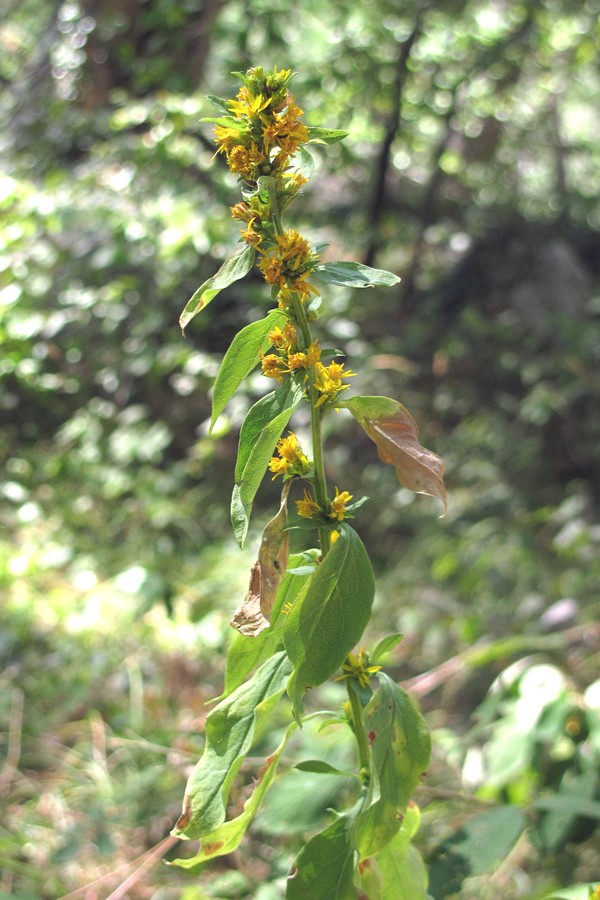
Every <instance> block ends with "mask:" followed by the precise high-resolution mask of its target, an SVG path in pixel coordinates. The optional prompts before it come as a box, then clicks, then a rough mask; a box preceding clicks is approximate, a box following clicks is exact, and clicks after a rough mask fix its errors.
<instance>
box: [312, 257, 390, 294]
mask: <svg viewBox="0 0 600 900" xmlns="http://www.w3.org/2000/svg"><path fill="white" fill-rule="evenodd" d="M313 276H314V277H315V278H319V279H320V280H321V281H324V282H326V284H339V285H342V286H343V287H352V288H368V287H390V286H391V285H393V284H398V282H399V281H400V279H399V278H398V276H397V275H394V274H393V273H392V272H385V271H384V270H383V269H372V268H371V267H370V266H363V264H362V263H357V262H335V263H321V265H319V266H317V267H316V269H315V270H314V272H313Z"/></svg>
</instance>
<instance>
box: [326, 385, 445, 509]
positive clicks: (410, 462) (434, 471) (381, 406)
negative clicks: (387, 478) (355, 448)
mask: <svg viewBox="0 0 600 900" xmlns="http://www.w3.org/2000/svg"><path fill="white" fill-rule="evenodd" d="M337 406H339V407H341V408H343V409H348V410H350V412H351V413H352V415H353V416H354V418H355V419H356V420H357V421H358V422H359V423H360V425H361V426H362V428H363V429H364V431H365V432H366V433H367V434H368V435H369V437H370V438H371V440H372V441H374V443H375V445H376V447H377V452H378V454H379V458H380V459H381V461H382V462H385V463H389V464H390V465H392V466H394V468H395V469H396V474H397V476H398V480H399V481H400V484H402V485H403V486H404V487H405V488H408V490H410V491H414V492H415V493H417V494H428V495H429V496H431V497H438V498H439V499H440V500H441V501H442V503H443V504H444V511H445V510H446V506H447V497H446V489H445V487H444V482H443V475H444V463H443V461H442V460H441V459H440V457H439V456H436V454H435V453H432V452H431V450H427V449H426V448H425V447H422V446H421V444H420V443H419V430H418V428H417V423H416V422H415V420H414V419H413V417H412V416H411V414H410V413H409V412H408V410H407V409H406V408H405V407H404V406H402V404H401V403H398V401H397V400H391V399H390V398H389V397H351V398H349V399H348V400H342V401H340V402H339V403H338V404H337Z"/></svg>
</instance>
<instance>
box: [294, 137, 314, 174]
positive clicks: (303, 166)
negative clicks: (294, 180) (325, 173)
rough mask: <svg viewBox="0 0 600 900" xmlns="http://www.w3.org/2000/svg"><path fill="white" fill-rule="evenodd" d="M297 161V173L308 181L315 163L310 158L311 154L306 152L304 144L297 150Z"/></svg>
mask: <svg viewBox="0 0 600 900" xmlns="http://www.w3.org/2000/svg"><path fill="white" fill-rule="evenodd" d="M297 155H298V160H299V165H298V167H297V171H298V172H299V173H300V175H302V176H303V177H304V178H306V179H309V178H311V177H312V174H313V172H314V171H315V161H314V159H313V157H312V154H310V153H309V152H308V150H307V149H306V147H305V146H304V144H300V147H299V148H298V154H297Z"/></svg>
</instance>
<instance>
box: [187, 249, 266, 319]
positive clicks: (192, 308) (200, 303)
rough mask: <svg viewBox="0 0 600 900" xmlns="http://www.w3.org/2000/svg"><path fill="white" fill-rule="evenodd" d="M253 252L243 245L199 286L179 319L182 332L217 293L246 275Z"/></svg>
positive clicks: (252, 259) (250, 265)
mask: <svg viewBox="0 0 600 900" xmlns="http://www.w3.org/2000/svg"><path fill="white" fill-rule="evenodd" d="M254 257H255V251H254V247H252V246H250V245H249V244H245V245H244V246H243V247H240V249H239V250H238V252H237V253H236V254H235V255H234V256H230V257H229V259H226V260H225V262H224V263H223V265H222V266H221V268H220V269H219V271H218V272H217V273H216V274H215V275H213V276H212V277H211V278H209V279H208V280H207V281H205V282H204V284H201V285H200V287H199V288H198V290H197V291H196V292H195V293H194V294H193V296H192V297H191V299H190V300H188V302H187V304H186V306H185V309H184V310H183V312H182V313H181V316H180V317H179V325H180V326H181V330H182V331H183V330H184V329H185V327H186V325H188V324H189V323H190V322H191V321H192V319H193V318H194V316H196V315H197V314H198V313H199V312H200V311H201V310H203V309H204V307H205V306H208V304H209V303H210V302H211V300H214V298H215V297H216V296H217V294H218V293H219V291H222V290H223V288H226V287H229V285H230V284H233V283H234V282H235V281H239V280H240V278H243V277H244V275H247V274H248V272H249V271H250V269H251V268H252V266H253V265H254Z"/></svg>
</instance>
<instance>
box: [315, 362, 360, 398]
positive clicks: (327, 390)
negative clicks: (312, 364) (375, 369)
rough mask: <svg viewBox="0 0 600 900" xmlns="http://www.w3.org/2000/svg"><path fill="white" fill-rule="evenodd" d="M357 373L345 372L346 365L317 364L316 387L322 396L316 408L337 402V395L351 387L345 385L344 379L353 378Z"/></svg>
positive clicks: (333, 363) (334, 363)
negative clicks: (332, 401)
mask: <svg viewBox="0 0 600 900" xmlns="http://www.w3.org/2000/svg"><path fill="white" fill-rule="evenodd" d="M355 374H356V373H355V372H344V364H343V363H336V362H332V363H330V364H329V365H328V366H324V365H323V364H322V363H317V371H316V376H315V387H316V389H317V390H318V392H319V393H320V394H321V396H320V397H319V399H318V400H317V403H316V406H321V404H322V403H325V402H326V401H329V400H335V398H336V397H337V395H338V394H339V393H341V392H342V391H345V390H347V389H348V388H349V387H350V385H349V384H343V382H342V379H343V378H352V377H353V376H354V375H355Z"/></svg>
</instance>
